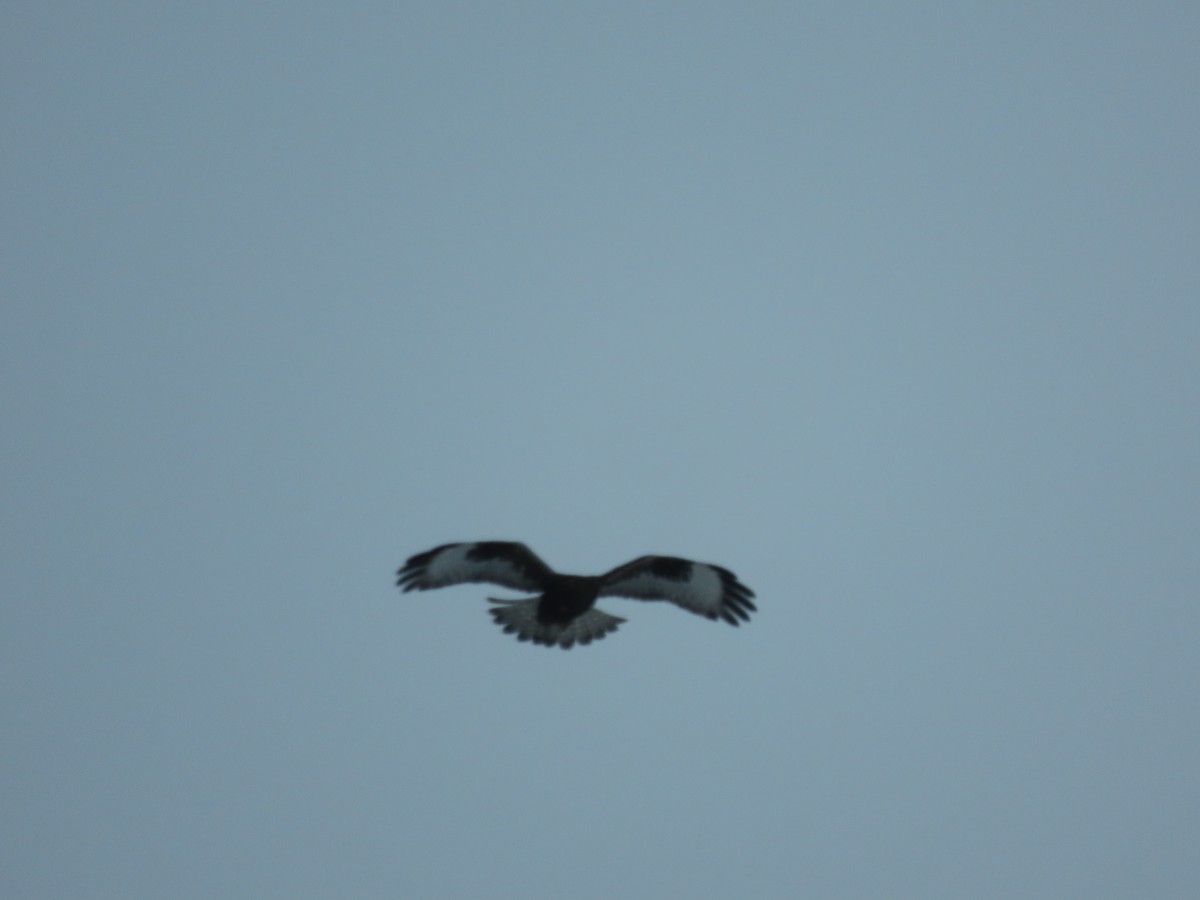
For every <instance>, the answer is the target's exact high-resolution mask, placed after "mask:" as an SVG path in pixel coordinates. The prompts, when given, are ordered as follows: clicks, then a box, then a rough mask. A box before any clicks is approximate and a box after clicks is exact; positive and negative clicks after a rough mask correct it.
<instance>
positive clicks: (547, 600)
mask: <svg viewBox="0 0 1200 900" xmlns="http://www.w3.org/2000/svg"><path fill="white" fill-rule="evenodd" d="M397 576H398V577H397V580H396V584H397V586H398V587H401V588H403V589H404V590H405V591H413V590H417V591H427V590H430V589H431V588H440V587H447V586H448V585H452V584H465V583H467V582H487V583H489V584H498V585H501V586H503V587H506V588H512V589H513V590H517V591H526V592H528V593H536V594H538V596H537V597H532V598H530V599H526V600H522V599H517V600H497V599H495V598H488V599H489V600H491V602H492V603H495V604H497V605H496V606H495V607H493V608H492V609H490V610H488V612H490V613H491V614H492V617H493V618H494V619H495V620H496V624H497V625H499V626H500V627H501V628H503V629H504V631H505V633H506V634H515V635H516V636H517V640H519V641H533V643H535V644H541V645H543V646H546V647H562V648H563V649H564V650H569V649H570V648H571V647H573V646H574V645H575V644H580V645H583V644H590V643H591V642H592V641H597V640H600V638H602V637H604V636H605V635H607V634H609V633H610V632H613V631H616V630H617V626H618V625H620V624H621V623H622V622H624V621H625V620H624V619H622V618H619V617H618V616H611V615H609V614H608V613H606V612H603V611H602V610H599V609H596V606H595V604H596V601H597V600H598V599H599V598H600V597H632V598H633V599H635V600H669V601H671V602H672V603H674V604H675V605H676V606H682V607H683V608H684V609H686V610H688V611H689V612H694V613H697V614H698V615H701V616H706V617H707V618H709V619H718V618H719V619H724V620H725V621H726V622H728V623H729V624H730V625H737V624H739V620H741V621H743V622H745V621H749V619H750V613H751V612H752V611H755V610H756V609H757V607H755V605H754V603H753V602H752V601H751V599H750V598H751V597H753V596H754V591H752V590H750V588H748V587H746V586H745V585H744V584H742V583H741V582H740V581H738V580H737V576H736V575H734V574H733V573H732V572H730V571H729V570H728V569H723V568H721V567H720V566H714V565H712V564H710V563H701V562H692V561H691V560H688V559H680V558H678V557H675V556H641V557H638V558H637V559H635V560H633V561H632V562H627V563H625V564H624V565H622V566H617V567H616V568H615V569H611V570H609V571H608V572H605V573H604V574H603V575H561V574H559V573H558V572H555V571H554V570H553V569H551V568H550V567H549V566H548V565H546V564H545V563H544V562H542V560H541V559H540V558H539V557H538V556H537V555H536V554H535V553H534V552H533V551H532V550H530V549H529V548H528V547H526V546H525V545H524V544H519V543H515V542H513V541H478V542H474V543H463V544H443V545H442V546H440V547H434V548H433V549H432V550H427V551H426V552H424V553H418V554H417V555H416V556H413V557H410V558H409V560H408V562H406V563H405V564H404V566H403V568H401V569H400V571H399V572H398V573H397Z"/></svg>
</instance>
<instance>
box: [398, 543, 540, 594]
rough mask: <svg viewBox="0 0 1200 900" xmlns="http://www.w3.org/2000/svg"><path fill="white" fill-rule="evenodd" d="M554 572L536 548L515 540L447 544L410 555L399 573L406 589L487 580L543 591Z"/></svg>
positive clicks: (520, 589) (519, 589)
mask: <svg viewBox="0 0 1200 900" xmlns="http://www.w3.org/2000/svg"><path fill="white" fill-rule="evenodd" d="M553 574H554V573H553V572H552V571H551V569H550V567H549V566H548V565H546V564H545V563H544V562H542V560H541V559H540V558H539V557H538V556H537V554H535V553H534V552H533V551H532V550H530V549H529V548H528V547H526V546H525V545H524V544H518V543H515V542H513V541H476V542H473V543H465V544H443V545H442V546H441V547H434V548H433V549H432V550H427V551H425V552H424V553H418V554H417V555H416V556H413V557H410V558H409V560H408V562H406V563H405V564H404V567H403V568H401V569H400V571H399V572H398V573H397V579H396V584H397V585H399V586H400V587H402V588H404V590H406V591H413V590H416V591H427V590H429V589H430V588H439V587H446V586H447V585H451V584H465V583H466V582H472V581H485V582H488V583H490V584H499V585H502V586H503V587H507V588H512V589H513V590H517V591H541V590H543V589H544V588H545V584H546V582H547V580H549V578H550V577H551V576H552V575H553Z"/></svg>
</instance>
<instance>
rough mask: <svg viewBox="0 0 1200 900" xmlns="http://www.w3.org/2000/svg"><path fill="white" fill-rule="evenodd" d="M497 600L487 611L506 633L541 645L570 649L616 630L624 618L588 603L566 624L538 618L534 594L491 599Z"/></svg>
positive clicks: (596, 639) (536, 600)
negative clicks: (582, 611) (583, 609)
mask: <svg viewBox="0 0 1200 900" xmlns="http://www.w3.org/2000/svg"><path fill="white" fill-rule="evenodd" d="M492 602H493V603H495V604H497V605H496V606H494V607H492V608H491V609H490V610H488V612H490V613H491V614H492V617H493V618H494V619H495V620H496V624H497V625H499V626H500V627H501V628H503V629H504V631H505V633H506V634H515V635H516V636H517V640H519V641H533V643H535V644H541V645H542V646H544V647H562V648H563V649H564V650H570V649H571V647H573V646H574V645H575V644H580V645H583V644H590V643H591V642H592V641H598V640H600V639H601V638H603V637H604V636H605V635H607V634H611V633H612V632H614V631H616V630H617V626H618V625H620V624H621V623H622V622H624V621H625V620H624V619H622V618H620V617H619V616H610V615H609V614H608V613H606V612H603V611H602V610H599V609H596V608H595V607H592V608H591V609H589V610H587V611H586V612H584V613H581V614H580V615H578V616H576V617H575V618H574V619H572V620H571V621H570V622H567V623H566V624H557V623H547V622H539V621H538V616H537V608H538V598H536V597H535V598H533V599H532V600H492Z"/></svg>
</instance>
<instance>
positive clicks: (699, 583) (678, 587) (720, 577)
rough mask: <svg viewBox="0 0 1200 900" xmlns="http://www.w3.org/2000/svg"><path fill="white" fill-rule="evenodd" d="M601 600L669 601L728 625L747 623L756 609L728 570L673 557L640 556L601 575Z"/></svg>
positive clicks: (752, 593) (742, 585)
mask: <svg viewBox="0 0 1200 900" xmlns="http://www.w3.org/2000/svg"><path fill="white" fill-rule="evenodd" d="M600 596H601V597H632V598H634V599H635V600H669V601H670V602H671V603H674V604H675V605H676V606H682V607H683V608H684V609H686V610H689V611H691V612H694V613H697V614H698V615H701V616H706V617H707V618H709V619H717V618H720V619H724V620H725V621H726V622H728V623H729V624H730V625H737V624H739V622H738V620H739V619H740V620H742V621H743V622H746V621H749V620H750V613H751V612H753V611H755V610H756V609H757V607H756V606H755V605H754V602H753V601H752V600H751V599H750V598H751V597H753V596H754V591H752V590H750V588H748V587H746V586H745V585H744V584H742V583H741V582H740V581H738V579H737V576H736V575H734V574H733V573H732V572H730V571H729V570H728V569H722V568H721V567H720V566H714V565H711V564H709V563H699V562H692V561H691V560H688V559H680V558H678V557H676V556H643V557H641V558H639V559H635V560H634V561H633V562H628V563H625V565H623V566H617V568H615V569H613V570H612V571H611V572H608V573H606V574H605V575H604V576H603V582H602V584H601V587H600Z"/></svg>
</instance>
